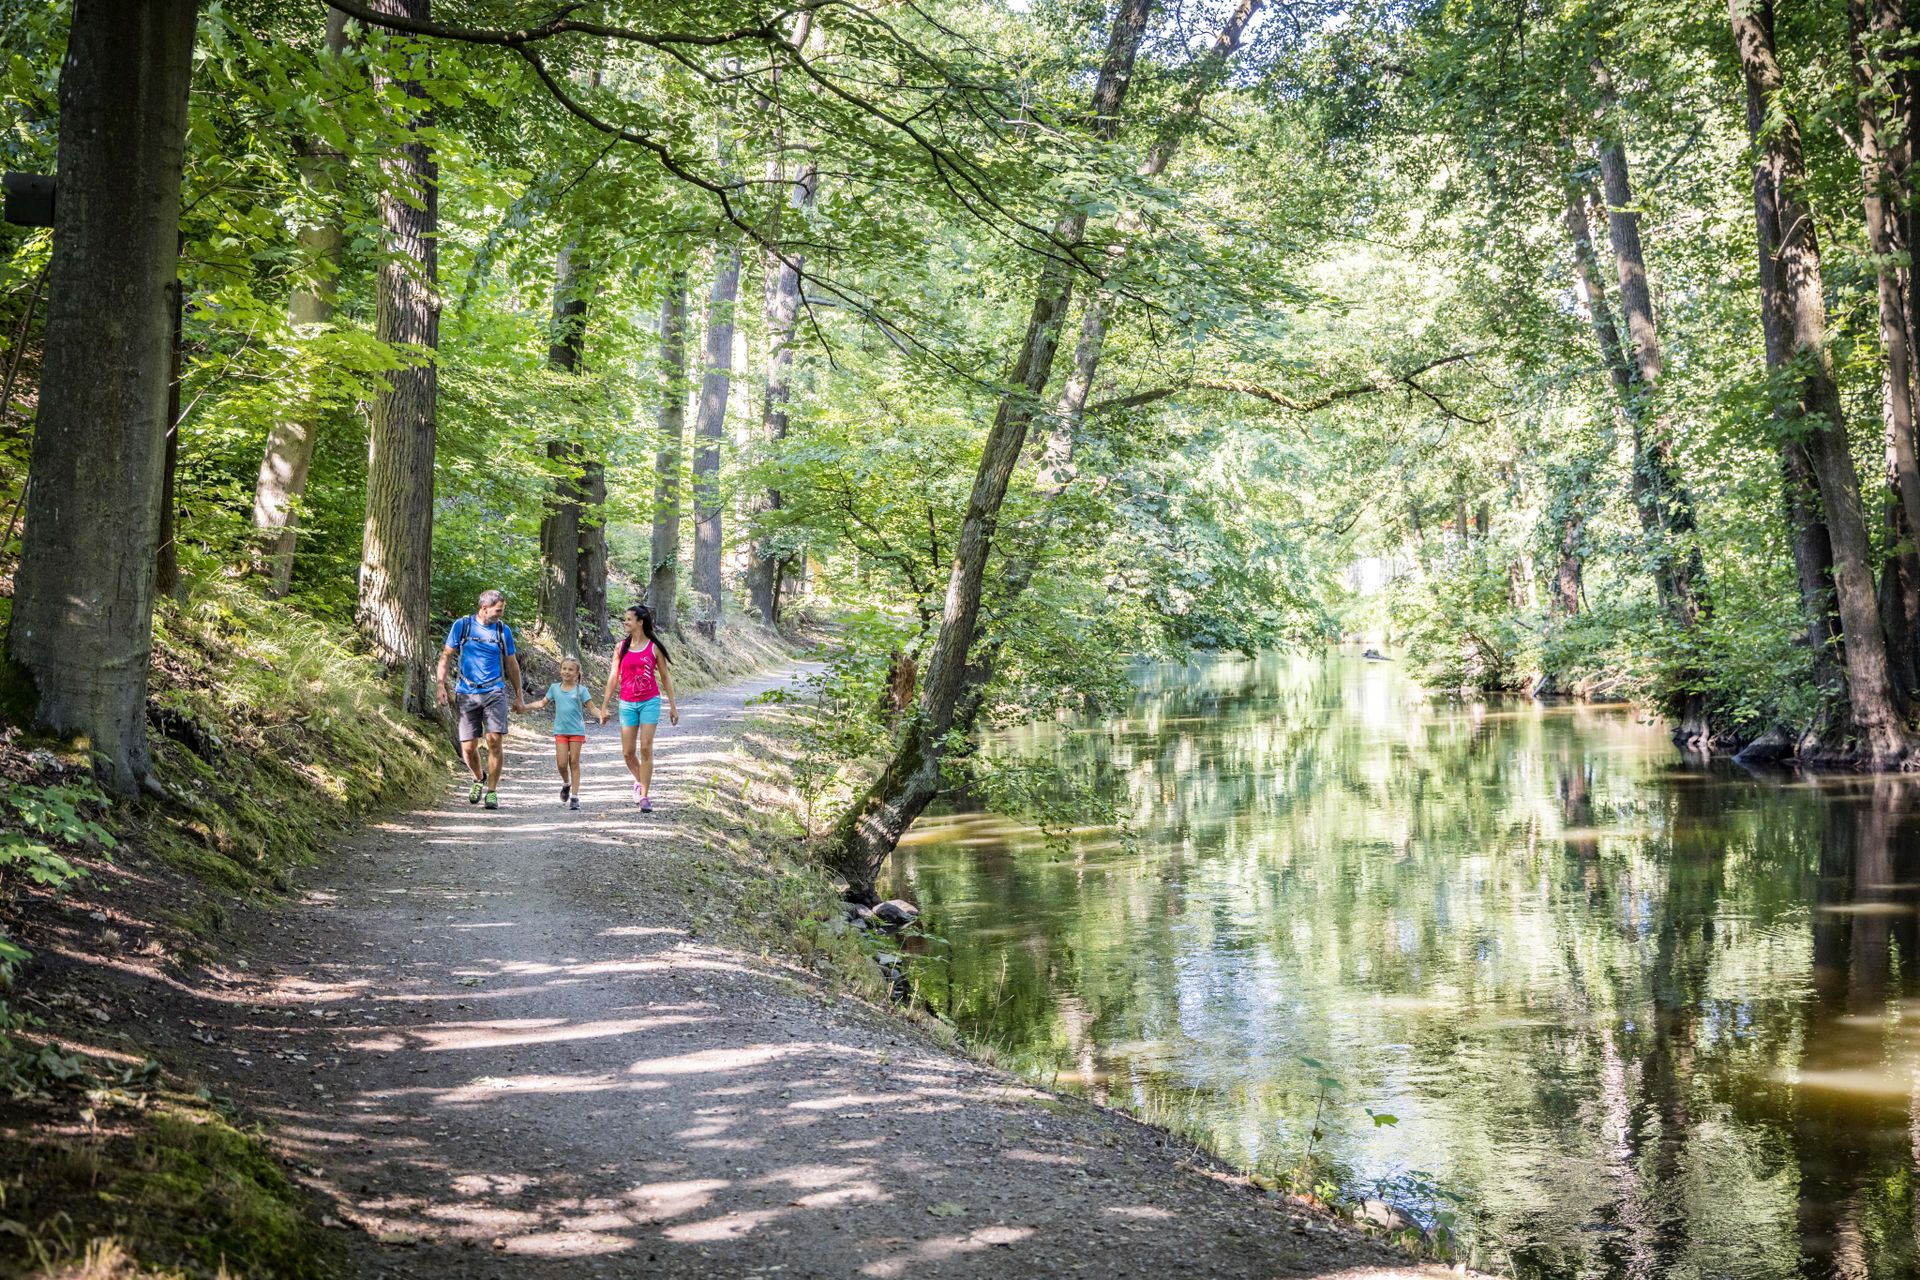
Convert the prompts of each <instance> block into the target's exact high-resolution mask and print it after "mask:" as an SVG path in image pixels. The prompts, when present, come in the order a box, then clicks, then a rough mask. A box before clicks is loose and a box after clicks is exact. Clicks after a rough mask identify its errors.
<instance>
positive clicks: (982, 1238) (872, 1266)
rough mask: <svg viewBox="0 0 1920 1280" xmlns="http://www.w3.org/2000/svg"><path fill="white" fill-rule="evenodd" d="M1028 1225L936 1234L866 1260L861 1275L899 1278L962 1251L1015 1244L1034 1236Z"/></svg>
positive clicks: (894, 1279) (976, 1250) (958, 1254)
mask: <svg viewBox="0 0 1920 1280" xmlns="http://www.w3.org/2000/svg"><path fill="white" fill-rule="evenodd" d="M1033 1234H1034V1233H1033V1229H1032V1228H1031V1227H1003V1226H994V1227H981V1228H979V1229H978V1230H974V1231H969V1232H967V1233H966V1234H965V1235H948V1236H935V1237H934V1238H933V1239H931V1240H923V1241H921V1242H920V1243H919V1244H916V1245H914V1246H913V1247H912V1248H911V1249H908V1250H907V1251H905V1252H904V1253H900V1254H897V1255H895V1256H893V1257H891V1258H885V1259H882V1260H881V1261H879V1262H869V1263H868V1264H867V1265H865V1266H864V1267H861V1268H860V1272H859V1273H860V1274H861V1275H863V1276H874V1277H877V1278H878V1280H899V1277H902V1276H906V1275H910V1274H913V1273H915V1272H917V1271H920V1270H921V1269H922V1268H924V1267H927V1266H928V1265H930V1264H933V1263H939V1262H945V1261H948V1260H950V1259H953V1258H956V1257H959V1256H961V1255H963V1254H969V1253H977V1252H979V1251H980V1250H982V1249H991V1248H994V1247H996V1246H999V1247H1005V1246H1007V1245H1013V1244H1018V1243H1019V1242H1020V1241H1022V1240H1025V1239H1028V1238H1029V1237H1031V1236H1032V1235H1033Z"/></svg>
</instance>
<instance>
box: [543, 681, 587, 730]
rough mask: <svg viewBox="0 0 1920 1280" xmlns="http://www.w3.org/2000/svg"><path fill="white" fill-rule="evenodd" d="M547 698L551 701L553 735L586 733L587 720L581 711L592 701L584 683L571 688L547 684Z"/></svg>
mask: <svg viewBox="0 0 1920 1280" xmlns="http://www.w3.org/2000/svg"><path fill="white" fill-rule="evenodd" d="M547 700H548V701H549V702H551V703H553V732H554V736H556V737H558V736H559V735H560V734H563V733H577V734H581V735H583V736H584V735H585V734H586V732H587V721H586V717H585V715H584V714H583V712H584V709H585V708H586V705H587V704H588V703H589V702H592V701H593V695H592V694H591V693H589V692H587V686H586V685H585V684H584V683H582V684H577V685H575V686H573V688H571V689H569V688H567V687H566V686H565V685H562V684H550V685H548V686H547Z"/></svg>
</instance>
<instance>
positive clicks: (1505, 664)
mask: <svg viewBox="0 0 1920 1280" xmlns="http://www.w3.org/2000/svg"><path fill="white" fill-rule="evenodd" d="M1513 585H1514V584H1513V580H1512V578H1511V576H1510V575H1509V574H1508V572H1507V571H1506V569H1505V568H1504V567H1503V566H1500V565H1498V564H1497V563H1496V562H1495V560H1494V559H1493V557H1492V556H1490V555H1489V554H1488V552H1487V550H1486V548H1485V547H1484V546H1483V545H1481V544H1478V543H1471V542H1470V543H1469V544H1468V545H1467V546H1465V547H1454V548H1450V549H1449V553H1448V555H1447V556H1446V557H1445V558H1444V559H1442V560H1441V561H1439V562H1437V563H1435V564H1434V565H1432V566H1430V567H1428V568H1427V569H1425V570H1424V571H1421V572H1417V573H1413V574H1408V575H1406V576H1405V577H1403V578H1401V579H1399V580H1398V581H1396V582H1395V584H1394V595H1393V601H1392V617H1393V619H1394V622H1395V625H1396V626H1397V627H1398V628H1399V630H1400V632H1401V637H1402V639H1403V640H1404V642H1405V644H1406V648H1407V653H1408V656H1409V657H1410V658H1411V659H1412V660H1413V661H1414V662H1415V663H1416V664H1417V666H1418V667H1419V669H1420V671H1421V674H1422V677H1423V679H1424V680H1425V681H1426V682H1427V683H1429V684H1431V685H1433V686H1434V687H1435V688H1439V689H1449V690H1460V689H1474V690H1482V691H1487V692H1492V691H1496V690H1514V689H1520V688H1522V687H1523V686H1524V685H1525V683H1526V682H1527V679H1528V676H1529V674H1530V673H1531V672H1534V671H1537V670H1538V669H1539V667H1538V659H1539V635H1538V633H1537V632H1535V631H1534V630H1533V628H1532V626H1531V625H1530V624H1531V623H1532V619H1530V618H1528V617H1527V616H1526V615H1525V614H1524V613H1523V612H1521V611H1520V610H1519V609H1517V608H1516V607H1515V605H1514V602H1513Z"/></svg>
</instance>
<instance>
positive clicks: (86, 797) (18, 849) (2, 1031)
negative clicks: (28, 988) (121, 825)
mask: <svg viewBox="0 0 1920 1280" xmlns="http://www.w3.org/2000/svg"><path fill="white" fill-rule="evenodd" d="M109 803H110V802H109V801H108V799H107V797H106V796H105V795H103V794H102V793H101V792H100V790H99V789H98V788H97V787H95V786H94V785H93V784H92V783H90V782H68V783H55V784H52V785H46V786H42V785H36V784H33V783H24V782H16V783H11V784H9V785H8V786H7V787H6V789H5V790H3V791H0V891H4V890H6V889H7V888H8V887H9V886H10V885H15V884H18V883H20V882H21V881H22V880H24V881H26V882H28V883H30V884H33V885H36V886H38V887H40V888H42V889H53V890H58V889H60V888H61V887H63V886H64V885H67V884H69V883H71V882H72V881H74V880H77V879H79V878H80V877H81V876H82V875H84V874H85V872H84V870H82V869H81V868H80V867H77V866H75V865H74V863H73V861H72V855H73V854H74V853H76V852H77V851H82V850H84V851H87V852H95V851H107V850H111V849H112V848H113V847H114V844H115V840H114V837H113V835H112V834H111V833H110V832H109V831H108V830H107V829H106V827H104V826H102V825H101V823H100V822H99V821H98V820H97V819H96V818H95V817H94V816H92V815H93V814H94V813H100V814H104V813H105V812H106V810H107V808H108V805H109ZM28 958H29V957H28V953H27V951H26V950H24V949H23V948H22V947H20V946H19V945H18V944H17V943H14V942H12V941H9V940H8V938H7V936H6V934H5V933H4V932H0V992H4V991H5V990H6V988H7V987H9V986H11V985H12V981H13V976H14V973H15V972H16V971H17V970H18V968H19V966H20V965H22V964H24V963H25V962H26V961H27V959H28ZM17 1025H18V1023H17V1017H16V1015H14V1014H12V1013H11V1012H10V1011H9V1010H8V1008H7V1004H6V1002H5V1001H4V1000H0V1058H5V1057H6V1056H8V1054H9V1052H10V1045H9V1043H8V1040H7V1034H6V1033H7V1032H8V1031H9V1030H11V1029H14V1028H15V1027H17Z"/></svg>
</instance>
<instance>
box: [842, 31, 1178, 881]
mask: <svg viewBox="0 0 1920 1280" xmlns="http://www.w3.org/2000/svg"><path fill="white" fill-rule="evenodd" d="M1151 7H1152V0H1120V4H1119V6H1118V8H1117V10H1116V11H1115V13H1114V17H1113V24H1112V29H1111V31H1110V33H1109V37H1108V44H1107V55H1106V59H1105V61H1104V63H1103V64H1102V66H1101V68H1100V76H1099V79H1098V81H1097V82H1096V84H1095V87H1094V92H1093V130H1094V133H1095V134H1096V136H1098V137H1100V138H1101V139H1102V140H1106V141H1110V140H1111V139H1112V138H1113V136H1114V133H1115V131H1116V129H1117V127H1118V125H1119V112H1120V105H1121V102H1122V100H1123V99H1124V98H1125V96H1126V91H1127V85H1128V82H1129V81H1130V80H1131V78H1132V71H1133V60H1134V55H1135V53H1136V52H1137V51H1138V49H1139V47H1140V38H1141V35H1142V33H1143V32H1144V31H1145V29H1146V23H1147V14H1148V12H1149V10H1150V9H1151ZM1086 225H1087V215H1086V213H1085V211H1084V210H1083V209H1073V210H1070V211H1068V212H1066V213H1063V214H1061V215H1060V217H1059V219H1058V220H1057V221H1056V223H1055V224H1054V227H1053V240H1054V245H1055V246H1056V251H1055V253H1054V254H1052V255H1050V256H1049V257H1048V259H1047V261H1046V265H1045V266H1044V267H1043V268H1042V269H1041V274H1040V282H1039V287H1038V289H1037V290H1036V291H1035V295H1034V301H1033V310H1032V313H1031V314H1030V315H1029V316H1028V319H1027V331H1026V336H1025V338H1024V339H1023V341H1022V342H1021V344H1020V352H1019V354H1018V355H1017V356H1016V357H1015V359H1014V362H1013V367H1012V368H1011V369H1010V370H1009V371H1008V375H1007V380H1006V381H1007V386H1008V387H1009V388H1010V390H1009V391H1008V392H1007V393H1006V394H1005V395H1003V396H1002V397H1001V400H1000V403H999V407H998V408H997V410H996V411H995V414H994V420H993V426H992V427H991V429H989V431H988V433H987V440H986V445H985V448H984V449H983V450H982V451H981V455H980V464H979V469H978V471H977V472H976V473H975V475H974V482H973V491H972V493H971V494H970V495H969V497H968V499H967V507H966V513H965V515H964V516H963V517H962V520H961V525H960V537H959V540H958V545H957V547H956V549H955V551H954V557H953V568H952V573H951V575H950V577H949V579H948V582H947V596H946V604H945V607H944V609H943V611H942V614H941V620H940V635H939V638H938V639H937V640H936V641H935V642H934V646H933V653H932V656H931V657H930V658H929V659H928V662H927V673H926V679H925V681H924V683H923V684H922V685H921V690H920V704H919V707H918V708H917V710H916V713H915V715H914V717H913V719H912V720H911V721H910V722H909V723H908V724H907V726H906V727H905V729H904V730H903V731H902V733H901V737H900V741H899V743H898V745H897V746H896V748H895V751H894V754H893V757H892V758H891V759H890V760H889V761H888V762H887V765H886V767H885V769H883V770H882V772H881V774H880V776H879V778H877V779H876V780H875V781H874V783H873V785H872V786H871V787H869V788H868V789H867V792H866V794H865V795H864V796H863V797H862V798H861V800H860V801H859V803H857V804H855V805H854V806H853V807H852V808H851V809H849V810H848V812H847V816H846V817H845V818H843V819H842V820H841V822H840V823H839V825H838V826H837V827H836V828H835V830H834V832H833V835H832V837H831V842H830V845H829V847H828V850H827V853H826V858H827V861H828V864H829V865H830V866H831V867H832V868H833V869H834V870H836V871H838V872H839V873H840V874H841V875H843V876H844V877H845V878H846V880H847V892H848V894H849V896H851V897H854V898H859V899H869V900H870V899H871V898H872V897H873V896H874V893H873V888H874V881H875V879H876V878H877V876H878V875H879V871H880V868H881V866H882V865H884V864H885V862H886V860H887V858H888V857H889V856H890V855H891V854H892V853H893V850H894V848H895V847H896V846H897V845H898V844H899V842H900V837H901V836H902V835H904V834H905V832H906V829H907V828H908V826H910V825H911V824H912V823H913V820H914V819H915V818H917V817H919V816H920V813H921V811H922V810H924V809H925V808H926V806H927V803H928V802H929V801H931V800H932V799H933V797H934V795H935V793H936V792H938V790H939V787H940V761H941V757H942V755H943V753H944V751H945V747H946V739H947V734H948V730H950V729H951V728H952V727H953V722H954V713H955V710H956V709H957V706H958V703H959V700H960V696H961V693H962V691H963V688H964V685H965V680H966V672H967V664H968V651H969V649H970V648H971V647H972V643H973V636H974V628H975V625H976V624H977V622H978V621H979V615H980V592H981V586H982V583H983V581H984V579H985V577H986V568H987V551H988V549H989V544H990V542H991V539H992V533H993V526H994V523H995V522H996V521H997V520H998V518H999V514H1000V504H1001V502H1002V500H1003V499H1004V498H1005V497H1006V492H1007V485H1008V482H1009V481H1010V480H1011V479H1012V477H1013V470H1014V466H1015V464H1016V463H1017V462H1018V461H1019V459H1020V453H1021V450H1022V448H1023V447H1024V446H1025V443H1026V437H1027V428H1028V426H1029V425H1030V424H1031V423H1032V421H1033V417H1034V413H1035V409H1036V406H1037V405H1038V403H1039V397H1040V394H1041V392H1042V391H1044V390H1045V389H1046V384H1047V379H1048V377H1049V375H1050V374H1051V372H1052V370H1053V360H1054V355H1055V352H1056V351H1057V349H1058V347H1059V341H1060V326H1061V322H1062V321H1063V320H1064V319H1065V317H1066V312H1067V304H1068V302H1069V300H1070V298H1071V296H1072V292H1073V271H1074V268H1073V266H1072V265H1071V264H1070V263H1067V262H1065V261H1063V260H1062V257H1061V250H1063V249H1064V250H1071V249H1072V248H1074V247H1076V246H1078V245H1079V243H1080V240H1081V237H1082V235H1083V234H1084V233H1085V231H1086Z"/></svg>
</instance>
